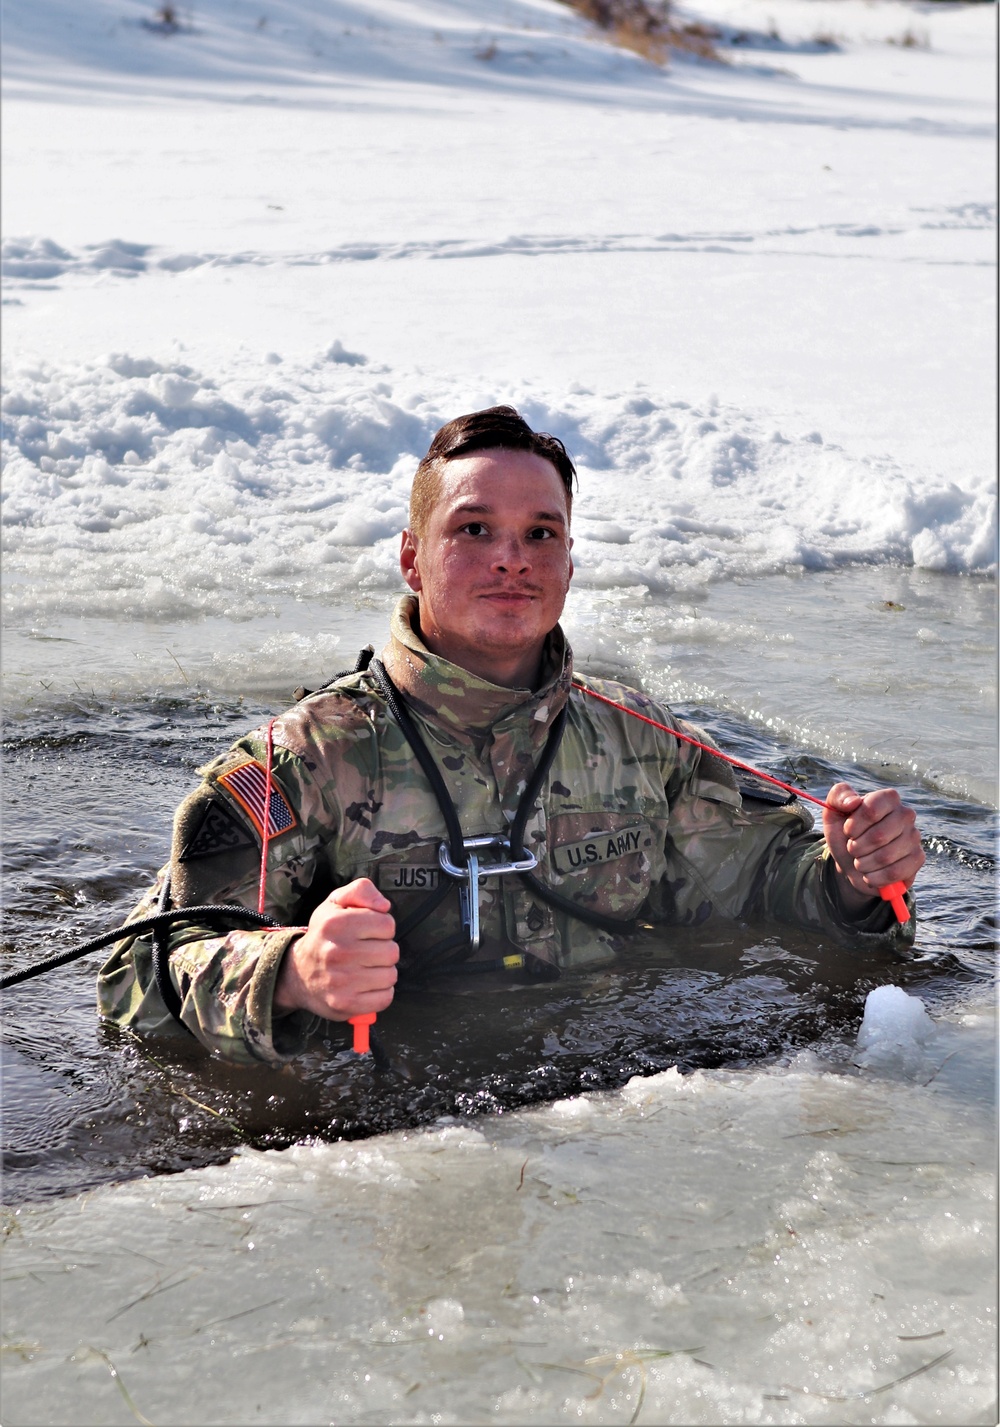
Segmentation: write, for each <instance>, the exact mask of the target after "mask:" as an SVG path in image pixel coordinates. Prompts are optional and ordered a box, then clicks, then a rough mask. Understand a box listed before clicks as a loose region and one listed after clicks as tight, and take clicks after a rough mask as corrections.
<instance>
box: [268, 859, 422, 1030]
mask: <svg viewBox="0 0 1000 1427" xmlns="http://www.w3.org/2000/svg"><path fill="white" fill-rule="evenodd" d="M391 906H392V903H391V902H390V901H389V900H388V898H386V897H383V896H382V893H381V892H380V891H379V890H378V888H377V887H376V886H375V884H374V882H371V881H369V879H368V878H367V877H359V878H358V879H357V881H355V882H348V884H347V886H346V887H338V888H337V890H336V891H335V892H331V893H330V895H329V897H327V899H326V901H325V902H320V904H319V906H318V907H317V908H316V910H315V911H314V912H313V914H312V916H311V917H310V918H309V926H308V927H307V928H306V930H305V932H304V933H303V934H302V936H301V937H299V939H298V940H297V941H293V942H292V944H291V946H290V947H289V948H288V950H287V951H286V952H285V956H284V959H283V961H282V963H281V969H280V971H279V972H278V980H277V983H276V985H275V988H274V1009H275V1011H276V1012H279V1013H281V1012H285V1011H312V1012H313V1014H314V1015H317V1016H322V1017H323V1019H324V1020H327V1021H346V1020H347V1019H348V1017H350V1016H358V1015H362V1014H363V1013H365V1012H371V1011H374V1012H376V1013H377V1012H379V1011H384V1010H385V1009H386V1007H387V1006H388V1005H389V1004H390V1003H391V1001H392V997H393V987H394V986H395V984H396V974H397V973H396V962H397V961H398V960H399V947H398V946H397V945H396V943H395V941H394V940H393V937H394V936H395V934H396V923H395V921H394V920H393V918H392V917H391V915H390V908H391Z"/></svg>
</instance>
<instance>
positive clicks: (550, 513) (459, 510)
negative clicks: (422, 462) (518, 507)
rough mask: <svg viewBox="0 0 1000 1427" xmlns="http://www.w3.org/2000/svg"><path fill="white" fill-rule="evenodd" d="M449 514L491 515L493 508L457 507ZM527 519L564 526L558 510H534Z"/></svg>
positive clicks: (564, 520) (478, 506) (487, 506)
mask: <svg viewBox="0 0 1000 1427" xmlns="http://www.w3.org/2000/svg"><path fill="white" fill-rule="evenodd" d="M451 514H452V517H453V518H454V517H455V516H458V515H492V514H493V507H492V506H491V505H471V504H469V505H457V506H456V507H455V509H454V510H453V511H452V512H451ZM528 519H529V520H551V521H556V522H558V523H559V524H560V525H565V524H566V517H565V515H563V513H562V512H561V511H558V510H536V511H535V513H534V515H530V516H528Z"/></svg>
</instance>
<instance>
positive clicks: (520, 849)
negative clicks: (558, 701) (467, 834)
mask: <svg viewBox="0 0 1000 1427" xmlns="http://www.w3.org/2000/svg"><path fill="white" fill-rule="evenodd" d="M568 715H569V703H568V701H567V703H565V704H563V707H562V710H561V711H560V713H559V716H558V718H557V719H556V721H555V723H554V724H553V725H552V729H551V731H550V733H549V737H548V742H547V743H546V745H545V749H544V751H543V753H542V756H541V758H540V759H539V761H538V766H537V768H536V769H535V771H534V774H533V776H532V779H531V782H530V783H529V785H528V787H527V788H526V789H525V792H524V796H523V797H522V798H521V801H520V802H519V803H518V805H517V813H516V814H515V817H514V821H513V822H512V823H511V825H510V856H511V861H513V862H517V861H518V859H519V858H521V857H523V856H524V829H525V826H526V824H527V821H528V818H529V817H530V816H531V813H532V811H533V808H534V803H535V799H536V798H537V797H538V794H539V793H540V792H541V791H542V786H543V784H544V782H545V780H546V778H547V777H548V776H549V770H550V769H551V767H552V764H553V763H554V762H555V757H556V754H557V753H558V751H559V745H560V743H561V742H562V736H563V733H564V732H565V729H566V720H567V717H568ZM517 875H518V877H520V879H521V881H522V882H523V883H524V884H525V886H526V887H528V888H529V890H530V891H531V892H532V893H533V895H534V896H536V897H537V898H538V900H539V901H540V902H545V903H546V904H547V905H548V906H550V907H553V908H554V909H555V910H556V911H558V912H565V913H566V914H567V915H568V916H571V917H575V918H576V919H577V921H581V922H589V923H590V925H591V926H595V927H598V928H599V929H600V930H601V931H606V932H612V933H613V934H616V935H618V936H629V935H631V933H632V932H634V931H635V927H636V924H635V920H634V918H630V919H628V920H626V921H622V920H621V919H620V918H619V917H607V916H605V915H604V914H603V913H602V912H594V911H591V910H590V908H589V907H581V906H580V905H579V903H577V902H571V901H570V899H569V898H568V897H561V896H560V895H559V893H558V892H554V891H553V890H552V888H551V887H548V886H546V884H545V883H544V882H543V881H542V880H541V879H540V878H538V877H536V876H535V874H534V873H533V872H519V873H518V874H517Z"/></svg>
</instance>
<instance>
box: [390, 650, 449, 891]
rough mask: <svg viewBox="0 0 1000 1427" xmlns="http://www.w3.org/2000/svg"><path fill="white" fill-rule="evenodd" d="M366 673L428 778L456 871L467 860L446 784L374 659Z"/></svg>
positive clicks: (394, 691)
mask: <svg viewBox="0 0 1000 1427" xmlns="http://www.w3.org/2000/svg"><path fill="white" fill-rule="evenodd" d="M368 672H369V674H370V675H371V676H372V678H373V679H374V680H375V683H376V685H377V687H378V691H379V693H380V694H381V695H382V697H383V698H384V699H385V702H386V705H387V706H388V709H389V712H390V713H391V714H392V716H393V718H394V719H395V720H396V722H397V723H398V724H399V727H400V730H401V732H402V734H403V737H404V738H405V739H406V741H407V743H408V744H409V745H410V747H411V748H412V750H413V752H414V753H415V754H416V758H417V762H418V763H419V764H420V766H421V768H422V769H423V770H424V773H425V774H426V775H427V781H428V782H429V783H430V785H431V791H432V792H433V794H434V797H435V799H436V801H437V805H438V807H439V808H440V809H441V816H442V817H443V818H444V825H445V828H446V829H447V832H448V846H449V848H450V851H451V860H452V862H453V863H454V864H455V866H456V867H465V866H466V865H467V859H466V852H465V845H464V839H463V838H462V825H461V823H460V822H459V820H458V813H457V812H456V811H455V804H454V802H453V800H452V796H451V794H450V793H449V792H448V787H447V784H446V783H445V781H444V778H443V777H442V776H441V770H440V768H439V767H438V766H437V764H436V763H435V761H434V759H433V757H432V756H431V752H430V749H429V748H428V747H427V745H426V743H425V742H424V740H423V739H422V738H421V736H420V733H419V732H418V730H417V726H416V724H415V723H414V722H413V719H412V718H411V717H410V714H409V710H408V709H407V707H406V705H405V704H404V703H403V700H402V698H401V697H400V693H399V690H398V689H397V688H396V685H395V684H394V683H393V682H392V680H391V679H390V677H389V675H388V673H387V672H386V668H385V665H384V664H383V663H382V661H381V659H373V660H372V661H371V663H370V664H369V665H368Z"/></svg>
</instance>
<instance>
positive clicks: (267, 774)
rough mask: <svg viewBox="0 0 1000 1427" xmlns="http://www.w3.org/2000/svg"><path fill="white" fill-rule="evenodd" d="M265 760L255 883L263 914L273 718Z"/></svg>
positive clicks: (272, 755)
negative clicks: (257, 869)
mask: <svg viewBox="0 0 1000 1427" xmlns="http://www.w3.org/2000/svg"><path fill="white" fill-rule="evenodd" d="M266 742H267V761H266V763H265V771H264V825H263V827H262V828H261V844H260V881H259V883H258V884H257V911H258V912H259V913H260V915H261V916H264V901H265V899H266V896H267V844H268V843H269V842H270V840H271V783H272V775H271V768H272V765H273V763H274V719H273V718H272V719H271V721H270V723H269V724H268V725H267V740H266Z"/></svg>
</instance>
